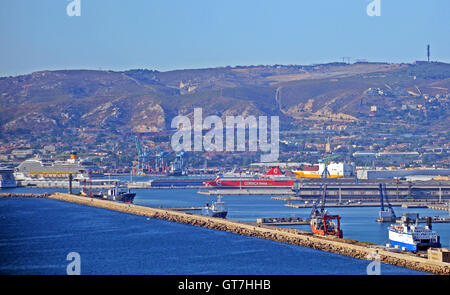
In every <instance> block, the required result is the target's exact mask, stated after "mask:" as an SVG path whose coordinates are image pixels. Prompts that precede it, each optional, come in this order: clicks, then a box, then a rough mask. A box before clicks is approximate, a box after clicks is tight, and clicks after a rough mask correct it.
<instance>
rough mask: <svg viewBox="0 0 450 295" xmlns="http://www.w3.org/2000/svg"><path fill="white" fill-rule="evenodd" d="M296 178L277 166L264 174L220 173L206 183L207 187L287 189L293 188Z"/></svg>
mask: <svg viewBox="0 0 450 295" xmlns="http://www.w3.org/2000/svg"><path fill="white" fill-rule="evenodd" d="M294 183H295V179H292V178H290V177H287V176H286V175H284V174H283V173H282V172H281V170H280V169H279V168H278V167H276V168H272V169H270V170H269V171H268V172H267V173H266V174H264V175H256V174H250V175H246V174H244V175H232V176H229V175H220V176H218V177H217V178H216V179H214V180H212V181H207V182H205V183H204V186H205V187H216V188H231V189H242V188H245V189H249V188H267V189H286V188H289V189H290V188H292V186H293V185H294Z"/></svg>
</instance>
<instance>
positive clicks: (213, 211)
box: [202, 196, 228, 218]
mask: <svg viewBox="0 0 450 295" xmlns="http://www.w3.org/2000/svg"><path fill="white" fill-rule="evenodd" d="M227 213H228V209H227V207H226V205H225V202H223V201H222V196H218V197H217V201H216V202H213V203H212V205H211V206H210V205H209V204H208V203H207V204H206V205H205V207H203V208H202V214H203V215H206V216H211V217H220V218H225V217H227Z"/></svg>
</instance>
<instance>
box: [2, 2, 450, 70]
mask: <svg viewBox="0 0 450 295" xmlns="http://www.w3.org/2000/svg"><path fill="white" fill-rule="evenodd" d="M80 1H81V16H72V17H70V16H68V15H67V13H66V7H67V5H69V3H71V1H69V0H0V38H1V43H0V44H1V47H0V76H6V75H18V74H24V73H30V72H33V71H39V70H46V69H50V70H52V69H80V68H84V69H100V68H101V69H103V70H123V69H131V68H148V69H156V70H161V71H164V70H171V69H183V68H203V67H216V66H227V65H232V66H233V65H257V64H313V63H322V62H332V61H342V57H351V58H352V59H353V60H355V59H367V60H369V61H387V62H412V61H414V60H416V59H425V58H426V45H427V44H428V43H430V44H431V53H432V59H433V60H439V61H445V62H450V1H449V0H380V2H381V16H373V17H369V16H368V15H367V13H366V7H367V5H368V4H369V3H370V2H371V1H372V0H277V1H275V0H270V1H268V0H221V1H219V0H190V1H189V0H131V1H124V0H80Z"/></svg>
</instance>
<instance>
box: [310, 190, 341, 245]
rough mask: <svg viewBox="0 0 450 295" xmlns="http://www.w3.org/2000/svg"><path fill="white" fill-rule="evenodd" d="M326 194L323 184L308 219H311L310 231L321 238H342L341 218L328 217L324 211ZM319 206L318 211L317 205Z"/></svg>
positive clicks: (335, 216)
mask: <svg viewBox="0 0 450 295" xmlns="http://www.w3.org/2000/svg"><path fill="white" fill-rule="evenodd" d="M326 194H327V185H326V184H325V185H324V186H323V187H322V189H321V195H320V196H319V198H318V199H317V201H316V202H315V203H314V205H313V207H312V209H311V214H310V215H309V218H310V219H311V222H310V225H311V231H312V233H313V234H318V235H321V236H328V235H330V236H335V237H338V238H342V237H343V231H342V229H341V217H340V216H339V215H330V214H328V211H327V210H325V201H326ZM318 204H320V210H319V209H318V208H317V205H318Z"/></svg>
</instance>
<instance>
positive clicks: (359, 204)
mask: <svg viewBox="0 0 450 295" xmlns="http://www.w3.org/2000/svg"><path fill="white" fill-rule="evenodd" d="M284 206H286V207H291V208H312V206H313V203H308V204H293V203H287V204H285V205H284ZM391 206H393V207H400V206H402V204H401V203H392V202H391ZM328 207H330V208H332V207H334V208H342V207H380V203H379V202H378V203H376V202H354V203H347V202H343V203H340V204H339V203H333V202H331V201H329V202H327V208H328Z"/></svg>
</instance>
